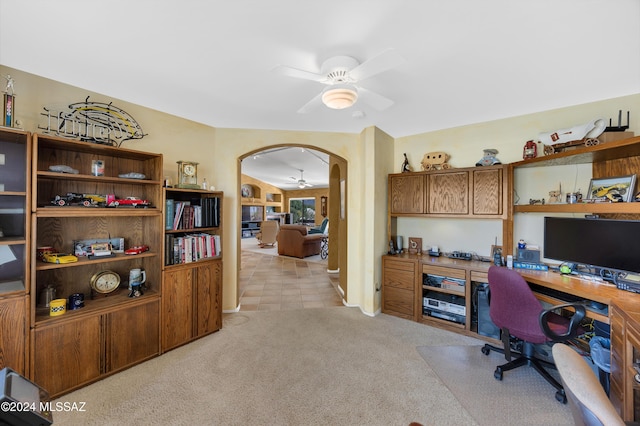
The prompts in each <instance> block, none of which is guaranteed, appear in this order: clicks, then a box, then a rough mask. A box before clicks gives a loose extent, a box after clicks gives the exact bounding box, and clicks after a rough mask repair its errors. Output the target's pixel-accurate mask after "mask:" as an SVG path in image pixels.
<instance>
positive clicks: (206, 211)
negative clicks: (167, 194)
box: [165, 197, 220, 230]
mask: <svg viewBox="0 0 640 426" xmlns="http://www.w3.org/2000/svg"><path fill="white" fill-rule="evenodd" d="M218 226H220V198H219V197H208V198H194V199H192V200H190V201H178V200H173V199H167V200H166V223H165V229H166V230H178V229H195V228H211V227H218Z"/></svg>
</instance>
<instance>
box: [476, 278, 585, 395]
mask: <svg viewBox="0 0 640 426" xmlns="http://www.w3.org/2000/svg"><path fill="white" fill-rule="evenodd" d="M489 296H490V300H489V316H490V317H491V320H492V321H493V323H494V324H495V325H496V326H498V328H500V329H501V331H502V332H501V335H502V344H503V348H498V347H495V346H492V345H489V344H485V345H484V346H483V347H482V353H483V354H485V355H489V352H490V351H492V350H493V351H496V352H499V353H503V354H504V357H505V359H506V360H507V363H506V364H503V365H499V366H497V367H496V370H495V371H494V373H493V377H495V378H496V379H497V380H502V375H503V373H504V372H505V371H509V370H513V369H514V368H517V367H520V366H523V365H529V366H531V367H533V368H535V370H536V371H537V372H538V373H540V375H542V377H544V378H545V380H546V381H547V382H549V383H550V384H551V385H552V386H553V387H554V388H556V399H557V400H558V401H560V402H562V403H563V404H566V402H567V397H566V395H565V392H564V389H563V388H562V385H561V384H560V383H559V382H558V381H557V380H556V379H554V378H553V377H552V376H551V375H550V374H549V372H548V371H547V370H545V367H549V368H554V369H555V365H554V364H553V363H551V362H548V361H546V360H543V359H539V358H536V357H535V345H537V344H541V343H547V342H550V341H552V342H565V341H567V340H570V339H572V338H574V337H576V336H577V335H579V334H582V333H584V330H583V329H582V327H580V321H582V319H583V318H584V316H585V308H584V306H583V305H579V304H567V305H560V306H554V307H552V308H551V309H549V310H545V309H544V308H543V307H542V304H541V303H540V301H539V300H538V299H537V298H536V296H535V295H534V294H533V292H532V291H531V289H530V288H529V284H527V282H526V281H525V280H524V278H522V276H521V275H520V274H518V273H517V272H515V271H513V270H511V269H507V268H502V267H498V266H491V267H490V268H489ZM561 308H565V309H566V308H572V309H573V310H574V311H575V313H574V314H573V316H572V317H571V319H569V318H565V317H563V316H560V315H558V314H556V313H555V312H553V311H555V310H557V309H561ZM520 341H521V346H522V348H521V350H520V351H516V350H512V344H514V347H516V346H518V347H519V346H520V345H519V343H520ZM515 343H518V345H516V344H515ZM512 354H515V355H517V358H515V359H513V360H512V359H511V355H512Z"/></svg>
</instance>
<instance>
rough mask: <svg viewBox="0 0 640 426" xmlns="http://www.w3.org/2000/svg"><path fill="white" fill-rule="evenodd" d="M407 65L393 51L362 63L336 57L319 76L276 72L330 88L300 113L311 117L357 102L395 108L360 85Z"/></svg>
mask: <svg viewBox="0 0 640 426" xmlns="http://www.w3.org/2000/svg"><path fill="white" fill-rule="evenodd" d="M403 62H404V58H403V57H402V56H400V54H399V53H398V52H396V51H395V50H394V49H387V50H384V51H382V52H381V53H379V54H378V55H376V56H374V57H372V58H369V59H368V60H366V61H364V62H363V63H360V62H358V60H357V59H355V58H352V57H351V56H334V57H331V58H329V59H327V60H326V61H324V62H323V63H322V66H321V67H320V72H318V73H316V72H312V71H305V70H301V69H298V68H293V67H289V66H285V65H279V66H277V67H276V68H275V69H274V70H275V71H276V72H279V73H281V74H283V75H286V76H289V77H295V78H301V79H305V80H311V81H317V82H319V83H322V84H325V85H327V87H326V88H325V89H324V90H323V91H322V92H320V93H318V95H316V96H315V97H314V98H312V99H311V100H310V101H309V102H307V103H306V104H305V105H303V106H302V108H300V109H299V110H298V112H299V113H308V112H310V111H312V110H313V109H315V108H316V107H318V106H319V105H321V104H325V105H326V106H327V107H329V108H332V109H343V108H348V107H350V106H352V105H353V104H355V103H356V102H357V101H358V100H362V101H363V102H364V103H366V104H368V105H370V106H371V107H373V108H375V109H377V110H379V111H382V110H384V109H386V108H389V107H390V106H391V105H393V101H392V100H391V99H389V98H386V97H384V96H382V95H380V94H378V93H375V92H373V91H371V90H368V89H365V88H364V87H362V86H359V85H358V84H357V83H359V82H360V81H362V80H364V79H366V78H369V77H372V76H374V75H376V74H380V73H381V72H384V71H387V70H389V69H391V68H394V67H396V66H398V65H399V64H401V63H403Z"/></svg>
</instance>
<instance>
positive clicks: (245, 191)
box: [240, 183, 253, 198]
mask: <svg viewBox="0 0 640 426" xmlns="http://www.w3.org/2000/svg"><path fill="white" fill-rule="evenodd" d="M240 193H241V194H242V197H243V198H253V186H251V185H249V184H246V183H245V184H244V185H242V186H241V187H240Z"/></svg>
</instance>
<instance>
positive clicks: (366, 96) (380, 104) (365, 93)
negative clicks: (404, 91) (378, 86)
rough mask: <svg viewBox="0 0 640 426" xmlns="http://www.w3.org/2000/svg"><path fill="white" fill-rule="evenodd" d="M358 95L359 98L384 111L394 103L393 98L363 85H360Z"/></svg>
mask: <svg viewBox="0 0 640 426" xmlns="http://www.w3.org/2000/svg"><path fill="white" fill-rule="evenodd" d="M358 97H359V99H358V100H361V101H362V102H364V103H366V104H367V105H370V106H371V107H373V108H374V109H377V110H378V111H383V110H385V109H387V108H389V107H390V106H391V105H393V104H394V102H393V101H392V100H391V99H389V98H386V97H384V96H382V95H381V94H379V93H376V92H372V91H371V90H368V89H365V88H363V87H358Z"/></svg>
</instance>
